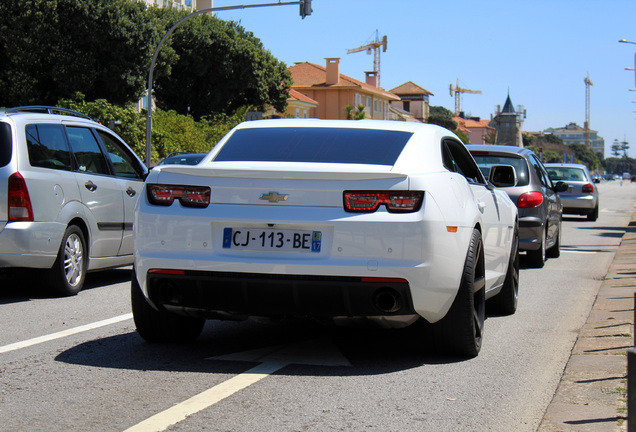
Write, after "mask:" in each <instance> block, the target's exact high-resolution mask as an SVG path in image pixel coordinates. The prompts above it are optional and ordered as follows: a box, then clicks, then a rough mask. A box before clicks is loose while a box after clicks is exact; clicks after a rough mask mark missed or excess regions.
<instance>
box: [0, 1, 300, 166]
mask: <svg viewBox="0 0 636 432" xmlns="http://www.w3.org/2000/svg"><path fill="white" fill-rule="evenodd" d="M188 13H189V12H188V11H179V10H176V9H174V8H159V7H150V8H147V7H146V5H145V4H144V3H143V2H139V1H137V0H57V1H50V0H28V1H25V0H2V2H0V47H1V48H2V49H0V106H3V107H13V106H23V105H57V106H62V107H65V108H71V109H74V110H77V111H79V112H82V113H84V114H87V115H88V116H90V117H92V118H93V119H95V120H98V121H101V122H102V123H104V124H105V125H107V126H109V125H110V124H111V123H110V122H111V121H116V122H118V123H117V124H118V126H114V130H115V131H116V132H117V133H118V134H119V135H120V136H121V137H122V138H123V139H124V140H125V141H126V142H127V143H128V144H129V145H130V146H131V147H132V148H133V149H134V150H135V152H136V153H137V154H138V155H139V156H141V157H142V159H143V158H145V131H146V127H145V116H146V113H145V111H143V110H142V112H141V113H140V112H138V110H137V108H136V106H137V103H138V101H139V99H140V98H141V97H142V96H144V95H145V92H146V88H147V85H148V72H149V69H150V63H151V60H152V56H153V54H154V51H155V49H156V47H157V46H158V44H159V41H160V40H161V38H162V37H163V36H164V35H165V34H166V32H167V31H168V30H169V29H170V28H171V27H172V26H173V25H174V24H175V23H176V22H178V21H179V20H181V19H182V18H183V17H185V16H186V15H188ZM291 83H292V80H291V74H290V73H289V71H288V70H287V66H286V65H285V64H284V63H282V62H280V61H278V60H277V59H276V58H274V56H273V55H272V54H271V53H270V52H269V51H267V50H266V49H265V47H264V46H263V45H262V43H261V42H260V40H259V39H258V38H256V37H255V36H254V35H253V34H252V33H251V32H248V31H246V30H245V29H244V28H243V27H241V26H240V25H239V24H238V23H236V22H232V21H224V20H221V19H218V18H216V17H214V16H210V15H207V14H203V15H198V16H195V17H193V18H191V19H189V20H188V21H186V22H184V23H183V25H181V26H180V27H179V28H177V30H176V31H175V32H174V33H173V34H172V35H171V36H170V37H169V38H168V39H167V40H166V42H165V43H164V45H163V46H162V48H161V51H160V52H159V55H158V57H157V62H156V64H155V69H154V79H153V84H154V85H153V90H154V97H155V102H156V106H157V109H156V111H153V114H152V117H153V129H152V160H153V161H154V162H156V161H158V160H160V159H162V158H163V157H165V156H167V155H168V154H170V153H171V152H174V151H192V152H203V151H209V150H210V149H211V148H212V147H213V146H214V145H215V144H216V143H217V142H218V140H219V139H220V138H221V137H222V136H223V135H224V134H225V133H226V132H227V131H228V130H229V129H231V127H233V126H234V125H235V124H238V123H240V122H241V121H244V120H245V117H246V114H245V113H246V111H247V110H248V109H250V110H257V111H263V110H264V108H265V107H266V106H272V107H274V108H276V109H278V110H280V111H284V109H285V107H286V105H287V94H288V90H289V88H291Z"/></svg>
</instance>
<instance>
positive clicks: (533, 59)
mask: <svg viewBox="0 0 636 432" xmlns="http://www.w3.org/2000/svg"><path fill="white" fill-rule="evenodd" d="M284 1H285V0H283V2H284ZM270 2H272V3H274V2H276V1H275V0H214V6H215V7H222V6H231V5H248V4H262V3H270ZM312 7H313V13H312V15H311V16H308V17H306V18H305V19H304V20H303V19H301V18H300V16H299V7H298V6H297V5H293V6H276V7H264V8H254V9H241V10H234V11H222V12H218V13H217V16H218V17H219V18H221V19H225V20H232V21H237V22H239V23H240V24H241V25H242V26H243V27H244V28H245V29H246V30H248V31H251V32H252V33H253V34H254V35H255V36H256V37H258V38H259V39H260V40H261V41H262V43H263V45H264V46H265V48H266V49H267V50H269V51H270V52H271V53H272V54H273V55H274V56H275V57H276V58H278V59H279V60H281V61H283V62H285V63H286V64H287V65H293V64H294V63H295V62H303V61H309V62H312V63H316V64H320V65H324V64H325V60H324V59H325V58H326V57H340V58H341V60H340V71H341V72H342V73H344V74H345V75H348V76H351V77H353V78H356V79H359V80H361V81H364V76H365V75H364V73H365V71H370V70H373V55H367V54H366V53H365V52H359V53H355V54H347V49H350V48H357V47H359V46H362V45H365V44H367V43H369V42H372V41H373V40H374V39H375V36H376V30H377V31H378V33H379V36H380V37H382V36H384V35H386V36H387V38H388V48H387V51H386V52H384V53H382V54H381V68H380V77H381V86H382V87H383V88H385V89H387V90H390V89H392V88H394V87H396V86H398V85H400V84H402V83H404V82H406V81H413V82H414V83H416V84H418V85H420V86H421V87H424V88H425V89H427V90H428V91H430V92H432V93H433V94H434V96H431V98H430V103H431V105H440V106H444V107H446V108H448V109H450V110H454V98H453V97H451V96H450V93H449V85H450V84H451V83H455V80H456V79H458V78H459V83H460V87H463V88H468V89H474V90H481V91H482V94H481V95H479V94H464V95H463V97H462V100H461V107H462V110H463V111H465V112H466V113H467V114H469V115H473V116H478V117H481V118H490V116H491V115H492V114H493V113H494V110H495V107H496V106H497V105H501V106H503V104H504V102H505V100H506V96H507V94H508V91H509V92H510V97H511V100H512V102H513V104H514V105H515V106H517V105H523V107H524V108H525V109H526V110H527V118H526V120H525V122H524V127H523V129H524V130H526V131H540V130H544V129H547V128H548V127H555V128H556V127H563V126H565V125H567V124H568V123H570V122H575V123H577V124H578V125H579V126H581V127H582V126H583V124H584V121H585V84H584V82H583V80H584V78H585V76H586V75H587V74H588V73H589V76H590V80H591V81H592V82H593V83H594V85H593V86H592V87H591V98H590V99H591V105H590V106H591V110H590V112H591V114H590V127H591V129H594V130H597V131H598V133H599V135H600V136H602V137H603V138H604V139H605V156H606V157H609V156H611V152H610V148H611V144H612V142H613V141H614V139H619V140H620V141H622V140H624V139H625V140H627V141H628V142H629V143H630V146H631V148H630V150H629V155H630V156H631V157H636V113H635V112H633V111H634V110H636V103H633V102H632V101H636V91H633V92H632V91H629V89H630V88H634V89H636V82H635V78H636V77H635V73H634V72H633V71H626V70H625V67H632V68H633V67H634V54H635V53H636V45H631V44H625V43H619V42H618V40H619V39H627V40H631V41H634V42H636V1H635V0H602V1H601V0H533V1H518V0H488V1H478V0H471V1H469V0H457V1H452V0H449V1H445V2H437V1H431V0H384V1H380V0H313V1H312Z"/></svg>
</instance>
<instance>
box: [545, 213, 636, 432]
mask: <svg viewBox="0 0 636 432" xmlns="http://www.w3.org/2000/svg"><path fill="white" fill-rule="evenodd" d="M635 291H636V212H634V214H633V215H632V220H631V222H630V223H629V226H628V227H627V228H626V232H625V234H624V235H623V238H622V240H621V243H620V245H619V247H618V250H617V251H616V256H615V257H614V261H613V262H612V264H610V267H609V269H608V271H607V275H606V277H605V280H604V281H603V283H602V285H601V287H600V289H599V292H598V295H597V297H596V301H595V302H594V306H593V307H592V310H591V311H590V315H589V316H588V319H587V323H586V324H585V325H584V326H583V327H582V328H581V332H580V333H579V337H578V339H577V341H576V344H575V345H574V349H573V350H572V355H571V357H570V360H569V361H568V364H567V366H566V368H565V372H564V374H563V377H562V378H561V383H560V384H559V387H558V388H557V391H556V394H555V395H554V398H553V399H552V402H551V403H550V405H549V406H548V409H547V411H546V413H545V416H544V417H543V420H542V421H541V424H540V426H539V428H538V429H537V431H538V432H556V431H559V432H565V431H594V432H595V431H598V432H601V431H602V432H608V431H626V430H627V350H628V349H629V348H631V347H632V346H633V345H634V337H633V332H632V329H633V327H632V326H633V323H634V292H635ZM632 426H634V425H632Z"/></svg>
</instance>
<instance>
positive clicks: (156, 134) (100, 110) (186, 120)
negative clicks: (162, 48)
mask: <svg viewBox="0 0 636 432" xmlns="http://www.w3.org/2000/svg"><path fill="white" fill-rule="evenodd" d="M57 106H60V107H63V108H70V109H72V110H75V111H78V112H81V113H83V114H86V115H87V116H89V117H91V118H92V119H93V120H95V121H98V122H101V123H102V124H104V125H106V126H108V125H109V124H110V123H111V121H113V120H114V121H118V122H119V125H118V126H117V127H115V128H114V131H115V132H116V133H117V134H118V135H119V136H120V137H121V138H122V139H123V140H124V141H125V142H126V143H127V144H128V145H129V146H130V147H131V148H132V149H133V151H134V152H135V153H136V154H137V156H139V157H140V158H141V159H142V160H143V161H145V158H146V116H145V115H144V114H140V113H139V112H137V110H136V109H135V106H134V105H132V104H129V105H128V106H126V107H120V106H116V105H113V104H110V103H108V102H107V101H106V100H104V99H98V100H96V101H94V102H87V101H86V100H85V99H84V95H82V94H81V93H76V94H75V95H74V97H73V98H72V99H61V100H59V101H58V102H57ZM246 111H247V107H244V108H242V109H240V110H238V111H237V113H235V114H234V115H232V116H228V115H225V114H219V115H217V116H215V117H214V118H212V119H202V120H200V121H195V120H194V118H192V116H184V115H181V114H178V113H177V112H175V111H163V110H161V109H157V110H156V111H155V112H154V113H153V128H152V155H151V158H152V161H153V163H154V162H158V161H159V160H161V159H163V158H164V157H166V156H168V155H169V154H170V153H172V152H176V151H184V152H193V153H203V152H208V151H210V150H211V149H212V148H213V147H214V146H215V145H216V144H217V143H218V142H219V140H220V139H221V138H223V136H224V135H225V134H226V133H228V132H229V130H230V129H232V128H233V127H234V126H236V125H237V124H239V123H240V122H242V121H245V112H246Z"/></svg>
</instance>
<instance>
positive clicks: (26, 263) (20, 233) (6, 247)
mask: <svg viewBox="0 0 636 432" xmlns="http://www.w3.org/2000/svg"><path fill="white" fill-rule="evenodd" d="M64 229H65V227H64V225H62V224H58V223H55V222H11V223H8V224H6V225H4V227H3V229H2V231H0V268H7V267H26V268H50V267H51V266H52V265H53V263H54V262H55V259H56V257H57V252H58V250H59V247H60V242H61V241H62V236H63V235H64Z"/></svg>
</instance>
